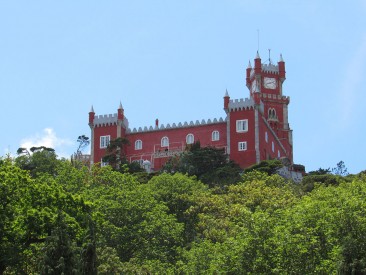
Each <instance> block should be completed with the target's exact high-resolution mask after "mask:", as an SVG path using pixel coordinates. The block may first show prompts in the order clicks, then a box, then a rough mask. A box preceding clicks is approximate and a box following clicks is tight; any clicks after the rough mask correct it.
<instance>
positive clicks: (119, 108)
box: [118, 101, 123, 110]
mask: <svg viewBox="0 0 366 275" xmlns="http://www.w3.org/2000/svg"><path fill="white" fill-rule="evenodd" d="M122 109H123V107H122V103H121V101H120V102H119V107H118V110H122Z"/></svg>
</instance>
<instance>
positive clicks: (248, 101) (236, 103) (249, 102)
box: [229, 98, 255, 111]
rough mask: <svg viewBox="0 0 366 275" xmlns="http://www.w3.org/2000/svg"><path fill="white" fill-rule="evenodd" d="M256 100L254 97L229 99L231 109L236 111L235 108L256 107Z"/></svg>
mask: <svg viewBox="0 0 366 275" xmlns="http://www.w3.org/2000/svg"><path fill="white" fill-rule="evenodd" d="M254 106H255V102H254V99H253V98H245V99H243V98H240V99H234V100H233V99H231V100H230V101H229V110H230V111H235V110H245V109H250V108H254Z"/></svg>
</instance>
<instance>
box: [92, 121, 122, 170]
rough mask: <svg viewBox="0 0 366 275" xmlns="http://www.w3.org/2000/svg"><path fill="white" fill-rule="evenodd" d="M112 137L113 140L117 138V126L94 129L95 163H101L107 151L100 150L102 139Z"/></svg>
mask: <svg viewBox="0 0 366 275" xmlns="http://www.w3.org/2000/svg"><path fill="white" fill-rule="evenodd" d="M107 135H110V136H111V140H112V139H115V138H117V125H108V126H102V127H100V126H97V127H95V128H94V163H97V162H101V159H102V157H104V154H105V149H101V148H100V137H101V136H107Z"/></svg>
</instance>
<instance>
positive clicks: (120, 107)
mask: <svg viewBox="0 0 366 275" xmlns="http://www.w3.org/2000/svg"><path fill="white" fill-rule="evenodd" d="M117 114H118V120H123V118H124V110H123V107H122V103H121V102H119V107H118V110H117Z"/></svg>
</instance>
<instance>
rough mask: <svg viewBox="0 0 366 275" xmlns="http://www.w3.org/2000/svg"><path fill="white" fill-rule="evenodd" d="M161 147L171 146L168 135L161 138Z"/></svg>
mask: <svg viewBox="0 0 366 275" xmlns="http://www.w3.org/2000/svg"><path fill="white" fill-rule="evenodd" d="M160 146H161V147H169V138H168V137H167V136H165V137H162V138H161V142H160Z"/></svg>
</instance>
